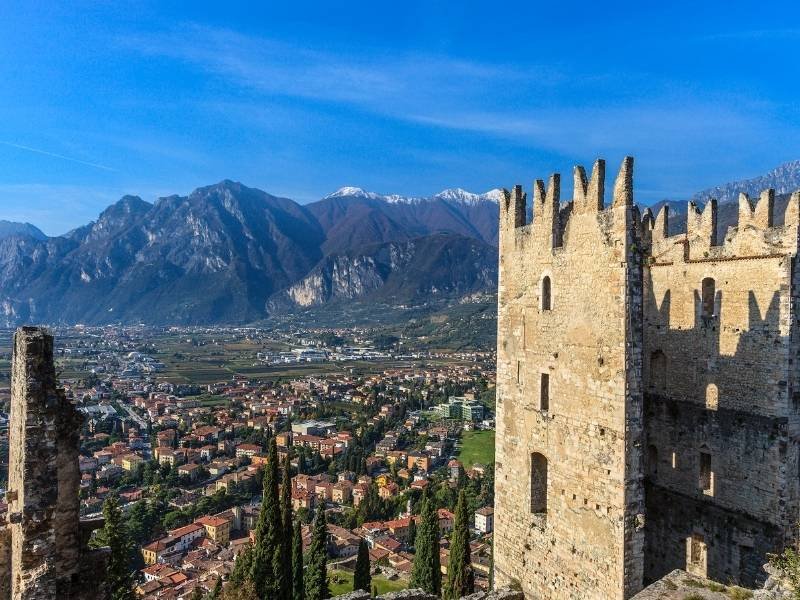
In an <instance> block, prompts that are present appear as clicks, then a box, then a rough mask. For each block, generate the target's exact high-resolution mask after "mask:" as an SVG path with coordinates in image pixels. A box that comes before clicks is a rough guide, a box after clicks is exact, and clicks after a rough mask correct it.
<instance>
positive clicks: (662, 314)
mask: <svg viewBox="0 0 800 600" xmlns="http://www.w3.org/2000/svg"><path fill="white" fill-rule="evenodd" d="M631 168H632V162H631V161H629V160H626V161H625V162H624V163H623V168H622V170H621V172H620V175H619V177H618V178H617V184H616V185H615V189H614V194H613V201H612V203H611V206H608V207H606V205H605V202H604V194H603V163H602V161H598V163H596V165H595V168H594V171H593V174H592V179H591V180H590V181H587V180H586V176H585V173H584V171H583V169H582V168H580V167H578V168H576V170H575V197H574V199H573V200H572V201H571V202H569V203H566V204H565V205H560V203H559V194H558V184H559V179H558V176H554V177H552V178H551V180H550V184H549V186H548V188H547V190H546V191H545V188H544V185H543V183H542V182H541V181H537V182H536V184H535V187H534V206H533V211H532V213H533V222H532V223H527V219H526V214H527V213H526V206H525V205H526V197H525V195H524V194H523V193H522V190H521V188H520V187H516V188H515V189H514V191H513V192H512V193H508V192H506V195H505V197H504V199H503V200H501V207H500V278H499V290H498V359H497V360H498V363H497V459H496V460H497V464H496V474H495V481H496V493H495V498H496V501H495V502H496V506H495V523H496V531H495V571H496V572H495V578H496V580H497V581H498V582H500V583H510V582H512V581H513V582H519V584H520V585H521V586H522V589H523V590H524V592H525V594H526V596H529V597H534V598H536V597H546V598H628V597H630V596H631V595H632V594H633V593H635V592H636V591H637V590H638V589H639V588H640V587H641V585H642V583H643V581H648V582H649V581H653V580H655V579H657V578H659V577H661V576H663V575H665V574H666V573H667V572H668V571H669V570H671V569H676V568H680V569H688V570H689V571H691V572H692V573H693V574H695V575H697V576H700V577H706V576H711V577H714V578H718V579H720V580H724V581H726V582H738V583H742V584H745V585H753V584H756V583H759V582H761V581H763V579H764V578H765V577H766V574H765V572H764V571H763V569H762V565H763V564H764V563H765V562H766V554H767V553H768V552H770V551H779V550H780V549H781V548H782V547H783V546H784V545H785V544H787V543H788V542H790V541H793V540H794V538H795V531H794V525H795V524H796V522H797V520H798V516H800V477H798V473H800V451H799V447H800V445H799V444H798V440H800V412H799V411H798V404H799V403H798V400H800V393H799V392H800V370H799V369H798V368H797V362H796V361H797V360H798V358H800V335H798V334H799V333H800V331H799V328H798V324H800V321H798V315H800V270H798V269H797V265H796V256H797V247H798V229H799V228H798V223H799V222H800V194H795V195H794V196H793V197H792V199H791V201H790V202H789V204H788V207H787V209H786V215H785V218H784V223H783V224H782V225H781V226H774V223H773V215H772V207H773V203H774V194H773V193H772V192H771V191H767V192H765V193H764V194H762V196H761V198H760V199H759V201H758V203H757V204H754V203H753V202H751V201H750V199H749V198H747V197H744V196H743V197H742V198H741V199H740V203H739V223H738V226H737V227H733V228H731V229H730V230H729V231H728V232H727V234H726V236H725V239H724V240H717V239H716V233H715V232H716V203H715V202H714V201H710V202H709V203H707V205H706V206H705V208H704V209H703V210H702V211H701V210H700V209H699V208H698V207H696V206H695V205H693V204H690V206H689V216H688V218H687V230H686V232H685V233H683V234H680V235H676V236H671V237H669V236H668V235H667V231H668V217H669V214H668V210H667V209H666V208H665V209H664V210H662V211H661V212H660V213H659V215H658V216H657V217H656V218H655V219H654V218H653V217H652V215H651V214H650V212H649V210H648V211H645V214H644V216H643V218H642V219H641V220H640V219H639V218H638V213H637V211H636V210H635V208H634V207H633V204H632V177H631ZM548 290H549V299H548ZM543 390H547V391H546V392H543ZM542 465H546V470H545V469H544V468H543V467H542ZM542 473H544V475H543V476H542ZM645 479H646V484H645V483H643V482H645ZM645 497H646V503H645ZM645 504H646V506H645Z"/></svg>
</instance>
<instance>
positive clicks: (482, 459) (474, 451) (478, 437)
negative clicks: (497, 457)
mask: <svg viewBox="0 0 800 600" xmlns="http://www.w3.org/2000/svg"><path fill="white" fill-rule="evenodd" d="M458 459H459V460H460V461H461V464H463V465H464V468H465V469H469V468H471V467H472V465H474V464H475V463H480V464H482V465H488V464H491V463H493V462H494V431H465V432H464V433H463V434H462V435H461V449H460V450H459V452H458Z"/></svg>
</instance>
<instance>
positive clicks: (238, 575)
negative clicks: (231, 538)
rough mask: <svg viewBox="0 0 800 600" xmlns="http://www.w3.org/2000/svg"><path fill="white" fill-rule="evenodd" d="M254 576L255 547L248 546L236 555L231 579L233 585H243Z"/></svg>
mask: <svg viewBox="0 0 800 600" xmlns="http://www.w3.org/2000/svg"><path fill="white" fill-rule="evenodd" d="M252 576H253V548H252V547H248V548H245V549H244V550H242V551H241V552H240V553H239V555H238V556H237V557H236V562H235V563H234V564H233V572H232V573H231V576H230V579H229V581H230V582H231V584H233V585H241V584H243V583H244V582H245V581H248V580H250V579H251V578H252Z"/></svg>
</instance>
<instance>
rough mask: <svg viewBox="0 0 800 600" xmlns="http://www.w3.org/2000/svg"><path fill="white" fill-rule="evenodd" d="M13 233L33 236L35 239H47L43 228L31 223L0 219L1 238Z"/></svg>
mask: <svg viewBox="0 0 800 600" xmlns="http://www.w3.org/2000/svg"><path fill="white" fill-rule="evenodd" d="M12 235H19V236H27V237H32V238H33V239H35V240H44V239H47V236H46V235H45V234H44V233H42V230H41V229H39V228H38V227H36V226H35V225H31V224H30V223H15V222H13V221H2V220H0V240H2V239H4V238H7V237H11V236H12Z"/></svg>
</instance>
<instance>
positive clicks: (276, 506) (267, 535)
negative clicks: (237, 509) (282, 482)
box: [252, 438, 282, 598]
mask: <svg viewBox="0 0 800 600" xmlns="http://www.w3.org/2000/svg"><path fill="white" fill-rule="evenodd" d="M255 538H256V539H255V545H254V547H253V564H252V580H253V583H254V584H255V588H256V593H257V594H258V595H259V596H260V597H262V598H267V597H269V598H277V597H278V593H277V590H279V589H281V587H280V586H281V580H282V577H281V569H278V572H277V573H276V572H275V566H276V565H275V564H274V563H275V554H276V550H278V549H279V548H280V539H281V519H280V503H279V500H278V448H277V446H276V445H275V438H273V439H272V441H271V443H270V445H269V454H268V456H267V467H266V469H264V493H263V496H262V501H261V512H260V513H259V515H258V523H257V525H256V535H255Z"/></svg>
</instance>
